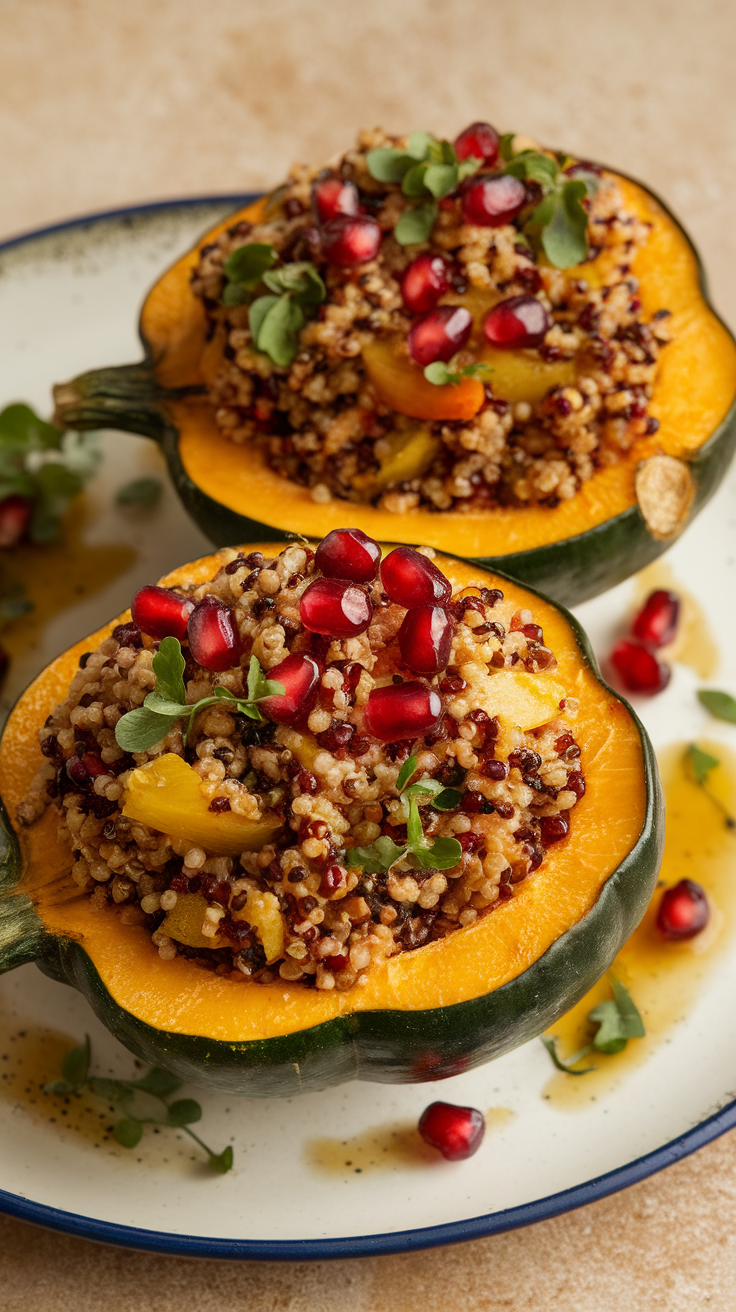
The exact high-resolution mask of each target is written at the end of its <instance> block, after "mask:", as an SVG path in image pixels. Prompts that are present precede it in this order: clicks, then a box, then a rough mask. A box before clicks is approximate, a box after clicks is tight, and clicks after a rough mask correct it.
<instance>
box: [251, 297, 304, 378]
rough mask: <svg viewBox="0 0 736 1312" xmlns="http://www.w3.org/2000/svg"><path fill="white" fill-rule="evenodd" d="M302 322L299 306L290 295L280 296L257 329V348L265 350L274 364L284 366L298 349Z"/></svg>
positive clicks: (302, 313)
mask: <svg viewBox="0 0 736 1312" xmlns="http://www.w3.org/2000/svg"><path fill="white" fill-rule="evenodd" d="M264 299H265V298H264ZM256 304H258V302H256ZM304 323H305V320H304V311H303V310H302V308H301V306H300V305H298V304H297V302H296V301H295V300H294V299H293V297H292V296H290V295H288V296H280V297H279V298H278V300H277V301H276V304H275V305H272V306H271V308H270V309H269V310H268V311H267V313H266V315H265V316H264V319H263V322H262V323H261V326H260V328H259V330H258V339H257V341H256V346H257V347H258V350H259V351H265V353H266V355H268V356H270V357H271V359H272V360H273V362H274V364H277V365H281V366H282V368H285V367H286V366H287V365H290V364H291V362H292V360H293V359H294V357H295V356H296V354H297V351H298V350H299V333H300V332H301V330H302V328H303V327H304Z"/></svg>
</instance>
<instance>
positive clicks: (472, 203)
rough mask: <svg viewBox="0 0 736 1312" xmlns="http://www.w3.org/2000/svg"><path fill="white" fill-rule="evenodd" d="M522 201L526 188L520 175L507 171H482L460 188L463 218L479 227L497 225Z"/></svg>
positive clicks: (513, 213) (513, 214)
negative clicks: (461, 190)
mask: <svg viewBox="0 0 736 1312" xmlns="http://www.w3.org/2000/svg"><path fill="white" fill-rule="evenodd" d="M525 201H526V187H525V186H524V183H523V182H522V181H521V179H520V178H515V177H514V176H513V174H511V173H482V174H481V175H480V176H479V177H475V178H471V179H470V181H469V182H468V183H467V184H466V186H465V188H464V189H463V197H462V208H463V218H464V219H465V222H466V223H473V224H475V225H477V226H478V227H480V228H500V227H502V226H503V224H504V223H510V222H511V220H512V219H515V218H516V215H517V214H518V213H519V210H520V209H521V208H522V206H523V205H524V203H525Z"/></svg>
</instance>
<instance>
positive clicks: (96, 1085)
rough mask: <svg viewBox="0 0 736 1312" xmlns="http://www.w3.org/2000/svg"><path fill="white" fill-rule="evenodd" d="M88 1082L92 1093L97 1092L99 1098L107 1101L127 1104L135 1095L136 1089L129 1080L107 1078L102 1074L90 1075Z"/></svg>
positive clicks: (122, 1104)
mask: <svg viewBox="0 0 736 1312" xmlns="http://www.w3.org/2000/svg"><path fill="white" fill-rule="evenodd" d="M86 1083H87V1087H88V1088H89V1089H91V1090H92V1093H96V1094H97V1096H98V1097H99V1098H104V1099H105V1100H106V1101H107V1102H111V1103H117V1104H118V1105H121V1106H125V1105H126V1103H129V1102H132V1101H133V1098H134V1097H135V1091H134V1090H133V1089H132V1088H131V1087H130V1084H129V1083H128V1082H127V1080H107V1079H104V1078H103V1077H102V1076H101V1075H88V1076H87V1080H86Z"/></svg>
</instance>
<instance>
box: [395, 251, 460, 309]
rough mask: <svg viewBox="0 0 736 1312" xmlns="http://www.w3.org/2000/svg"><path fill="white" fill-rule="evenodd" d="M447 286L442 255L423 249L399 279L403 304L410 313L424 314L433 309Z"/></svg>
mask: <svg viewBox="0 0 736 1312" xmlns="http://www.w3.org/2000/svg"><path fill="white" fill-rule="evenodd" d="M449 286H450V278H449V274H448V269H447V265H446V264H445V261H444V260H443V259H442V256H441V255H432V253H431V252H430V251H425V253H424V255H420V256H418V257H417V259H416V260H413V261H412V263H411V264H410V265H409V268H408V269H407V271H406V273H405V274H404V276H403V278H402V279H401V295H402V296H403V298H404V305H405V306H406V308H407V310H411V312H412V314H424V313H425V312H426V311H427V310H433V309H434V307H435V305H436V304H437V302H438V300H439V299H440V296H444V294H445V292H446V291H447V290H448V288H449Z"/></svg>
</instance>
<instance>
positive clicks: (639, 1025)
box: [588, 975, 646, 1054]
mask: <svg viewBox="0 0 736 1312" xmlns="http://www.w3.org/2000/svg"><path fill="white" fill-rule="evenodd" d="M610 983H611V988H612V990H613V997H612V998H608V999H606V1001H605V1002H599V1003H598V1005H597V1007H593V1010H592V1011H591V1012H590V1014H589V1016H588V1019H589V1020H591V1021H593V1022H594V1024H597V1025H598V1027H599V1028H598V1032H597V1034H596V1035H595V1038H594V1039H593V1047H594V1048H596V1049H597V1050H598V1052H607V1053H609V1054H610V1053H615V1052H621V1051H622V1049H623V1048H625V1047H626V1044H627V1043H628V1041H629V1039H642V1038H644V1035H645V1033H646V1030H645V1029H644V1022H643V1020H642V1018H641V1015H640V1013H639V1010H638V1008H637V1006H636V1004H635V1002H634V1000H633V998H632V997H631V994H630V993H629V991H628V989H626V988H625V987H624V985H623V984H622V983H621V981H620V980H618V979H616V978H615V977H614V976H613V975H612V976H611V977H610Z"/></svg>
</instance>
